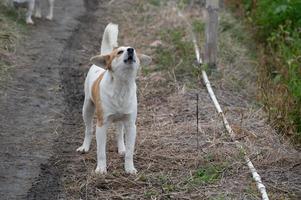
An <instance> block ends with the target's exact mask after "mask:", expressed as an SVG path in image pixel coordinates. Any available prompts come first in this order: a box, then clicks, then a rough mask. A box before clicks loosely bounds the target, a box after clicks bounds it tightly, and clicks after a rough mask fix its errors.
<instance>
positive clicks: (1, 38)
mask: <svg viewBox="0 0 301 200" xmlns="http://www.w3.org/2000/svg"><path fill="white" fill-rule="evenodd" d="M17 18H18V14H17V13H16V12H15V11H14V10H12V9H11V8H9V7H7V6H6V5H5V4H4V2H0V81H1V82H4V81H5V80H6V79H7V78H8V71H9V70H10V69H11V68H12V67H13V65H14V60H15V58H14V54H15V52H16V46H17V44H18V41H19V40H20V39H21V37H22V34H23V32H24V30H25V27H24V24H23V23H22V22H19V21H17Z"/></svg>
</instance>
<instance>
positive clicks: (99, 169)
mask: <svg viewBox="0 0 301 200" xmlns="http://www.w3.org/2000/svg"><path fill="white" fill-rule="evenodd" d="M95 173H96V174H99V175H105V174H107V168H106V167H96V169H95Z"/></svg>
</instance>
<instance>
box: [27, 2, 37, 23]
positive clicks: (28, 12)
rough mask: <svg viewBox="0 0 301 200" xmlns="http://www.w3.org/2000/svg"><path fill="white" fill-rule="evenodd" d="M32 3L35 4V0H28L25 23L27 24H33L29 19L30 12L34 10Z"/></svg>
mask: <svg viewBox="0 0 301 200" xmlns="http://www.w3.org/2000/svg"><path fill="white" fill-rule="evenodd" d="M34 4H35V0H30V1H29V2H28V11H27V13H26V23H27V24H34V23H33V21H32V19H31V16H32V13H33V11H34Z"/></svg>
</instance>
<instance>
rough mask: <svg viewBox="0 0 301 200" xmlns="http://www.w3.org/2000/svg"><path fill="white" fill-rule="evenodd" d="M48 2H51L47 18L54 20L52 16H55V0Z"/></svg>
mask: <svg viewBox="0 0 301 200" xmlns="http://www.w3.org/2000/svg"><path fill="white" fill-rule="evenodd" d="M48 4H49V13H48V15H47V17H46V19H48V20H52V18H53V7H54V0H48Z"/></svg>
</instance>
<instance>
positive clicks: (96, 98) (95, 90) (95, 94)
mask: <svg viewBox="0 0 301 200" xmlns="http://www.w3.org/2000/svg"><path fill="white" fill-rule="evenodd" d="M104 73H105V72H103V73H101V74H100V75H99V77H98V78H97V79H96V80H95V81H94V83H93V86H92V101H93V103H94V105H95V107H96V117H97V126H99V127H101V126H102V125H103V109H102V106H101V99H100V89H99V88H100V82H101V80H102V78H103V75H104Z"/></svg>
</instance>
